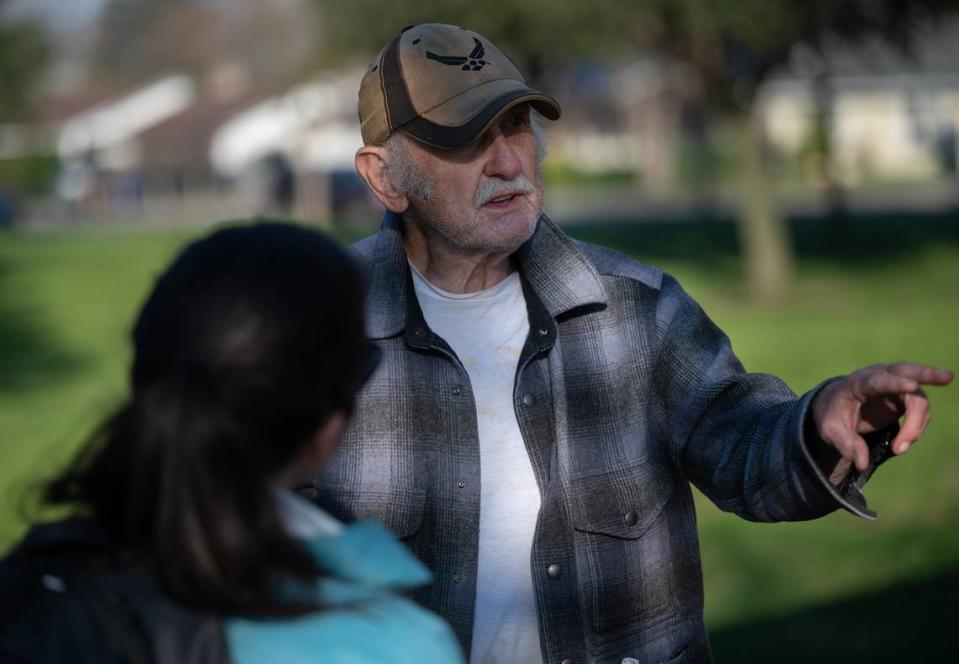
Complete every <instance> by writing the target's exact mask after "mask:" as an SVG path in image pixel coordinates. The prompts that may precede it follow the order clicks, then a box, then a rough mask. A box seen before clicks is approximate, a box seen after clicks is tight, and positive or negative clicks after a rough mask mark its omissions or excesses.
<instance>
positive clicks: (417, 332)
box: [413, 327, 426, 337]
mask: <svg viewBox="0 0 959 664" xmlns="http://www.w3.org/2000/svg"><path fill="white" fill-rule="evenodd" d="M413 334H415V335H416V336H418V337H422V336H423V335H424V334H426V331H425V330H424V329H423V328H422V327H418V328H416V329H415V330H413Z"/></svg>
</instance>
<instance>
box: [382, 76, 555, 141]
mask: <svg viewBox="0 0 959 664" xmlns="http://www.w3.org/2000/svg"><path fill="white" fill-rule="evenodd" d="M513 83H515V84H516V85H515V86H512V87H511V89H508V90H507V91H505V92H499V93H498V94H497V93H496V92H498V91H492V92H494V94H492V95H491V96H490V98H489V99H487V100H481V106H480V111H479V112H478V113H476V114H474V115H473V116H472V117H470V118H469V119H468V120H466V121H465V122H462V123H459V124H452V123H450V122H449V121H448V120H447V121H445V122H437V121H434V120H432V119H430V116H432V117H434V118H436V117H437V116H442V115H444V114H445V115H450V114H451V113H450V111H451V112H452V114H453V115H455V114H456V111H457V108H456V107H458V106H459V107H461V106H463V100H462V99H453V100H450V101H449V102H447V103H446V104H443V105H442V106H441V107H437V108H436V109H432V110H431V111H430V112H428V113H424V114H423V115H420V116H418V117H416V118H413V119H412V120H410V121H409V122H407V123H406V124H404V125H402V126H400V127H397V129H398V130H399V131H402V132H403V133H404V134H407V135H408V136H410V137H411V138H413V139H415V140H417V141H419V142H420V143H425V144H426V145H429V146H430V147H434V148H438V149H440V150H453V149H455V148H461V147H465V146H467V145H469V144H470V143H472V142H473V141H475V140H476V139H477V138H479V137H480V136H481V135H482V134H483V132H485V131H486V130H487V129H488V128H489V127H490V125H492V124H493V122H495V121H496V120H497V119H498V118H499V117H500V116H501V115H502V114H503V113H505V112H506V111H508V110H509V109H511V108H513V107H514V106H516V105H518V104H524V103H528V104H530V105H531V106H532V107H533V108H535V109H536V110H537V111H538V112H539V113H540V114H542V115H543V116H544V117H546V118H547V119H549V120H558V119H559V117H560V113H561V110H560V106H559V103H558V102H557V101H556V100H555V99H553V98H552V97H550V96H548V95H544V94H543V93H542V92H539V91H538V90H534V89H532V88H529V87H526V86H525V85H523V84H522V83H520V82H519V81H515V82H513ZM469 106H470V107H472V108H476V104H469ZM444 111H446V113H444Z"/></svg>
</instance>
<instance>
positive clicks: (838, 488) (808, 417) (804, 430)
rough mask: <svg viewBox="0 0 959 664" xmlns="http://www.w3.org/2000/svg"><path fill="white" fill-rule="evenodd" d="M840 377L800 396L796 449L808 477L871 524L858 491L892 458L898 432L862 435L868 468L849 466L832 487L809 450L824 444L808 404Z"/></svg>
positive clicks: (888, 429)
mask: <svg viewBox="0 0 959 664" xmlns="http://www.w3.org/2000/svg"><path fill="white" fill-rule="evenodd" d="M842 378H843V377H842V376H839V377H836V378H830V379H828V380H825V381H823V382H822V383H820V384H819V385H817V386H816V387H814V388H813V389H811V390H810V391H809V392H807V393H806V394H804V395H803V397H802V399H801V401H800V407H801V409H802V411H801V413H800V417H799V418H798V422H799V433H798V439H799V446H800V449H802V454H803V456H804V457H805V459H806V463H807V465H808V466H809V468H810V470H811V472H812V474H813V475H814V476H815V477H816V479H817V480H818V482H819V484H820V485H821V486H822V487H823V488H824V489H825V490H826V491H827V492H828V493H829V495H830V496H832V498H833V499H834V500H835V501H836V502H837V503H839V505H840V506H842V507H843V508H844V509H846V510H848V511H849V512H852V513H853V514H855V515H856V516H860V517H862V518H864V519H869V520H870V521H872V520H875V519H876V517H877V515H876V513H875V512H873V511H872V510H870V509H869V507H868V505H867V504H866V497H865V496H864V495H863V493H862V488H863V486H865V484H866V482H868V481H869V478H870V477H872V474H873V473H874V472H875V471H876V469H877V468H878V467H879V466H881V465H882V464H883V463H885V462H886V461H887V460H888V459H889V458H891V457H892V456H894V455H893V453H892V441H893V439H894V438H895V437H896V434H897V433H899V424H892V425H890V426H888V427H886V428H884V429H880V430H879V431H874V432H872V433H869V434H865V435H864V436H863V438H864V439H865V441H866V444H867V445H868V446H869V466H868V467H867V468H866V470H864V471H862V472H860V471H859V470H857V469H856V467H855V466H852V467H851V469H850V471H849V473H847V474H846V477H845V478H843V480H842V481H841V482H840V483H839V484H838V485H833V484H832V482H830V481H829V478H828V477H827V476H826V474H825V473H824V472H823V470H822V468H820V467H819V464H818V463H816V460H815V458H814V457H813V455H812V452H811V449H810V448H811V447H812V446H813V445H826V444H827V443H825V442H823V440H822V439H821V438H820V437H819V433H818V432H817V431H816V426H815V424H814V422H813V419H812V408H811V404H812V402H813V399H815V398H816V396H817V395H818V394H819V392H820V391H822V389H823V388H824V387H825V386H826V385H828V384H829V383H832V382H834V381H836V380H841V379H842Z"/></svg>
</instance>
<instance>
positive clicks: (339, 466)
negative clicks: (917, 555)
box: [305, 214, 871, 664]
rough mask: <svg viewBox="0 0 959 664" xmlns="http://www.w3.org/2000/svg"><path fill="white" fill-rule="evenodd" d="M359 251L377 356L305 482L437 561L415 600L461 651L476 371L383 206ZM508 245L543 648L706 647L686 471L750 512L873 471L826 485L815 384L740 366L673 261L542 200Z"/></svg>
mask: <svg viewBox="0 0 959 664" xmlns="http://www.w3.org/2000/svg"><path fill="white" fill-rule="evenodd" d="M355 249H356V251H357V253H358V255H359V256H360V258H361V260H362V261H363V263H364V264H365V265H366V267H367V269H368V278H369V293H368V298H367V328H368V329H367V332H368V334H369V336H370V337H371V338H372V339H373V340H374V341H375V343H376V344H377V345H378V346H379V348H380V349H381V350H382V352H383V361H382V364H381V365H380V367H379V368H378V369H377V371H376V373H375V374H374V375H373V377H372V379H371V380H370V382H369V383H368V384H367V385H366V386H365V388H364V389H363V391H362V393H361V394H360V395H359V397H358V400H357V403H356V409H355V413H354V417H353V420H352V422H351V424H350V427H349V430H348V432H347V434H346V436H345V438H344V440H343V442H342V443H341V445H340V446H339V448H338V450H337V452H336V454H335V456H334V459H333V462H332V464H331V466H330V467H329V468H328V469H327V470H326V471H325V472H324V473H323V475H322V476H319V477H316V478H315V479H314V480H313V481H312V483H311V485H310V486H309V487H305V492H306V493H307V495H309V496H311V497H312V498H313V499H315V500H317V501H318V502H319V504H321V505H322V506H323V507H324V508H325V509H327V510H329V511H331V512H332V513H334V514H335V515H336V516H338V517H340V518H342V519H345V520H352V519H359V518H374V519H378V520H380V521H382V522H383V523H384V524H386V525H387V527H388V528H389V529H390V530H391V531H392V532H393V533H394V534H395V535H396V536H397V537H399V538H401V539H402V540H403V541H404V542H405V543H406V545H407V546H409V547H410V548H411V549H412V551H413V552H414V553H415V554H416V555H417V556H419V558H420V559H422V560H423V561H424V562H425V563H426V565H427V566H429V568H430V569H432V570H433V571H434V573H435V575H436V582H435V583H434V584H433V585H432V586H431V587H429V588H426V589H424V590H422V591H420V592H419V593H418V594H416V595H415V598H416V599H417V600H418V601H419V602H421V603H422V604H423V605H425V606H427V607H429V608H430V609H433V610H434V611H436V612H437V613H439V614H440V615H441V616H443V617H444V618H446V619H447V620H449V622H450V623H451V624H452V626H453V628H454V630H455V631H456V634H457V636H458V638H459V640H460V642H461V644H462V646H463V648H464V650H465V651H466V652H467V653H468V652H469V649H470V639H471V636H472V625H473V611H474V598H475V591H476V587H475V582H476V567H477V545H478V539H479V535H480V533H479V509H480V499H481V497H480V492H479V487H480V481H479V478H480V472H481V470H482V469H481V468H480V461H479V459H480V457H479V441H478V438H477V429H476V407H475V404H474V401H473V395H472V391H471V389H470V381H469V378H468V376H467V373H466V371H465V370H464V369H463V367H462V366H461V364H460V363H459V361H458V359H457V358H456V355H455V354H454V353H453V351H452V350H451V349H450V347H449V345H448V344H447V343H446V342H445V341H444V340H443V339H441V338H440V337H439V336H437V335H436V334H434V333H433V332H432V331H431V330H430V329H429V327H428V326H427V325H426V323H425V321H424V319H423V315H422V313H421V311H420V308H419V305H418V303H417V300H416V296H415V295H414V291H413V286H412V281H411V277H410V272H409V267H408V264H407V259H406V254H405V252H404V249H403V243H402V227H401V221H400V220H399V219H398V218H397V217H395V216H393V215H391V214H388V215H387V216H386V218H385V219H384V222H383V225H382V227H381V229H380V231H379V233H378V234H377V235H375V236H373V237H371V238H367V239H366V240H363V241H361V242H360V243H358V244H357V245H356V246H355ZM515 259H516V264H517V266H518V269H519V270H520V272H521V275H522V280H523V284H524V289H525V294H526V299H527V308H528V311H529V320H530V332H529V337H528V339H527V341H526V345H525V347H524V349H523V351H522V355H521V358H520V361H519V366H518V368H517V373H516V382H515V387H514V392H513V403H514V405H515V408H516V415H517V419H518V421H519V424H520V429H521V431H522V434H523V438H524V440H525V443H526V447H527V450H528V452H529V455H530V458H531V459H532V465H533V469H534V472H535V475H536V480H537V482H538V485H539V489H540V493H541V496H542V507H541V508H540V512H539V518H538V523H537V527H536V534H535V538H534V542H533V549H532V559H531V560H530V568H531V571H532V575H533V582H534V587H535V592H536V603H537V607H538V612H539V621H540V643H541V647H542V653H543V658H544V662H548V663H550V664H552V663H554V662H555V663H556V664H563V663H565V664H572V663H574V662H576V663H581V662H604V663H605V662H615V663H616V664H621V662H628V663H632V662H642V663H645V662H664V661H669V662H680V661H682V662H700V661H709V660H710V650H709V641H708V638H707V635H706V631H705V627H704V623H703V588H702V573H701V569H700V557H699V545H698V539H697V532H696V518H695V513H694V507H693V497H692V493H691V490H690V483H693V484H695V485H696V486H697V487H698V488H699V489H700V490H702V491H703V493H704V494H706V496H708V497H709V498H710V499H711V500H712V501H713V502H715V503H716V504H717V505H718V506H719V507H720V508H722V509H724V510H729V511H733V512H735V513H737V514H739V515H741V516H743V517H745V518H747V519H752V520H757V521H777V520H797V519H809V518H813V517H817V516H820V515H823V514H826V513H828V512H830V511H832V510H834V509H836V508H837V507H839V506H844V507H846V508H847V509H849V510H851V511H853V512H856V513H858V514H860V515H862V516H867V517H868V516H871V513H870V512H868V510H867V509H866V506H865V502H864V500H863V497H862V494H861V493H860V492H859V488H860V487H861V485H862V483H863V482H864V481H865V480H866V479H867V478H868V474H869V473H864V474H863V475H862V476H857V477H854V478H853V480H854V481H850V482H848V483H846V484H845V485H844V486H842V487H840V489H839V490H836V489H833V488H832V486H831V485H830V484H829V483H828V482H827V481H826V480H825V478H824V477H823V476H822V474H821V473H820V472H819V471H818V469H817V468H816V467H815V466H814V465H813V462H812V460H811V457H810V456H809V454H808V452H807V450H806V446H805V444H804V442H803V422H804V420H805V418H806V411H807V406H808V404H809V402H810V400H811V398H812V396H813V394H814V393H815V390H813V391H811V392H810V393H809V394H807V395H805V396H804V397H802V398H797V397H796V395H795V394H794V393H793V392H791V391H790V390H789V388H788V387H787V386H786V385H785V384H784V383H783V382H782V381H780V380H779V379H777V378H775V377H773V376H769V375H761V374H750V373H746V372H745V371H744V369H743V367H742V365H741V364H740V363H739V361H738V360H737V359H736V357H735V356H734V355H733V352H732V349H731V347H730V344H729V341H728V339H727V338H726V336H725V335H724V334H723V333H722V332H721V331H720V330H719V329H718V328H717V327H716V326H715V325H714V324H713V323H712V322H711V321H710V320H709V318H708V317H707V316H706V315H705V314H704V313H703V311H702V310H701V309H700V308H699V306H698V305H697V304H696V303H695V302H694V301H693V300H692V299H691V298H690V297H689V296H688V295H687V294H686V293H685V292H684V291H683V290H682V289H681V288H680V286H679V284H678V283H677V282H676V281H675V280H674V279H672V278H671V277H669V276H668V275H665V274H663V273H662V272H660V271H659V270H657V269H654V268H651V267H648V266H645V265H642V264H640V263H638V262H636V261H634V260H632V259H629V258H627V257H625V256H622V255H620V254H618V253H616V252H613V251H611V250H608V249H604V248H601V247H596V246H591V245H587V244H583V243H579V242H575V241H573V240H571V239H570V238H568V237H567V236H565V235H564V234H563V233H562V232H561V231H560V230H559V229H558V228H557V227H556V226H555V225H554V224H553V223H552V222H551V221H550V220H549V219H548V218H546V217H545V216H544V217H541V218H540V220H539V223H538V227H537V230H536V232H535V234H534V235H533V237H532V238H531V239H530V240H529V241H527V242H526V244H524V245H523V246H522V247H521V248H520V250H519V251H518V252H517V254H516V255H515ZM630 658H632V659H630Z"/></svg>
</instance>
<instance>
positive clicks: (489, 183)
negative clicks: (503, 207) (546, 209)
mask: <svg viewBox="0 0 959 664" xmlns="http://www.w3.org/2000/svg"><path fill="white" fill-rule="evenodd" d="M534 190H535V187H533V183H532V182H530V181H529V178H527V177H526V176H525V175H523V174H522V173H521V174H519V175H517V176H516V177H515V178H513V179H512V180H503V179H502V178H489V179H487V180H486V181H485V182H483V183H482V184H481V185H480V186H479V188H478V189H477V190H476V195H475V196H473V205H475V206H476V208H477V209H479V208H481V207H483V206H484V205H486V204H487V203H489V202H490V201H491V200H493V199H494V198H498V197H500V196H504V195H508V194H513V195H517V194H518V195H521V196H525V195H526V194H531V193H533V191H534Z"/></svg>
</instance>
